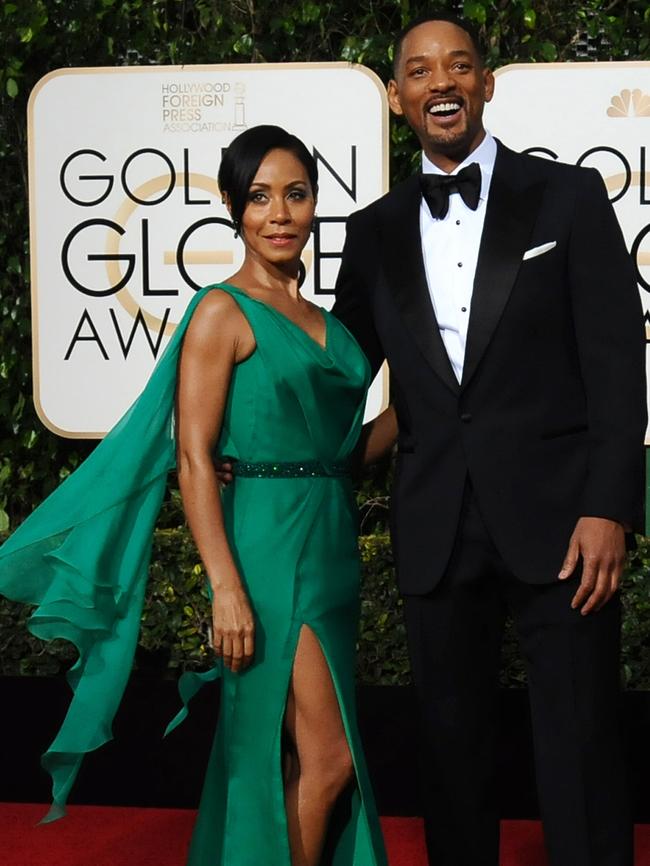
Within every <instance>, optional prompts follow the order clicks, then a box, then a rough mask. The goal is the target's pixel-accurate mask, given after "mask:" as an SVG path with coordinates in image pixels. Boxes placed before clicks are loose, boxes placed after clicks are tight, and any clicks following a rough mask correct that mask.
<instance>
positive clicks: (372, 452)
mask: <svg viewBox="0 0 650 866" xmlns="http://www.w3.org/2000/svg"><path fill="white" fill-rule="evenodd" d="M219 185H220V188H221V191H222V194H223V195H224V197H225V201H226V204H227V206H228V208H229V210H230V213H231V216H232V218H233V223H234V225H235V227H236V230H237V231H238V232H239V233H240V234H241V236H242V239H243V241H244V244H245V249H246V255H245V260H244V264H243V265H242V267H241V268H240V270H239V271H237V273H235V274H234V275H233V276H232V277H230V278H229V280H228V281H227V282H226V283H222V284H219V285H216V286H211V287H208V288H207V289H203V290H202V291H201V292H199V293H198V294H197V296H196V297H195V298H194V299H193V300H192V302H191V303H190V305H189V307H188V310H187V312H186V314H185V316H184V318H183V321H182V322H181V323H180V325H179V327H178V329H177V331H176V333H175V334H174V337H173V338H172V340H171V341H170V344H169V346H168V347H167V350H166V351H165V354H164V356H163V358H162V359H161V361H160V363H159V364H158V365H157V367H156V369H155V371H154V373H153V374H152V377H151V379H150V382H149V384H148V385H147V387H146V389H145V391H144V392H143V394H142V396H141V397H140V398H139V399H138V400H137V401H136V403H135V404H134V406H133V407H132V408H131V409H130V410H129V412H127V414H126V415H125V417H124V418H123V419H122V420H121V421H120V422H119V424H118V425H117V426H116V427H115V428H114V429H113V430H112V431H111V433H109V434H108V436H107V437H106V438H105V439H104V441H103V442H102V443H101V445H100V446H99V447H98V448H97V449H96V450H95V452H93V454H92V455H91V457H90V458H89V459H88V460H87V461H86V462H85V463H84V464H83V465H82V467H81V468H80V469H79V470H77V472H75V473H74V474H73V475H72V476H71V477H70V478H69V479H68V480H67V481H66V482H65V483H64V484H63V485H61V487H60V488H59V489H58V490H57V491H55V493H54V494H53V495H52V496H51V497H50V498H49V499H48V500H46V502H45V503H43V505H42V506H41V507H40V508H39V509H37V511H36V512H34V514H33V515H32V516H31V517H30V518H29V519H28V520H27V521H25V523H24V524H23V525H22V526H21V527H20V528H19V530H18V531H17V532H16V533H14V535H13V536H12V537H11V538H10V539H9V541H8V542H7V543H6V544H5V545H4V546H3V547H2V549H0V591H2V592H3V593H5V594H6V595H8V596H10V597H13V598H18V599H21V600H24V601H27V602H30V603H33V604H36V605H37V608H36V611H35V613H34V615H33V616H32V620H31V624H30V628H31V629H32V631H33V632H34V633H36V634H38V635H39V636H41V637H46V638H51V637H65V638H67V639H69V640H72V641H73V642H74V643H75V645H76V646H77V647H78V649H79V653H80V656H79V661H78V662H77V664H76V665H75V667H74V668H73V670H72V671H71V673H70V677H69V679H70V682H71V684H72V686H73V689H74V691H75V694H74V698H73V701H72V703H71V706H70V710H69V712H68V715H67V717H66V720H65V722H64V724H63V726H62V728H61V730H60V732H59V734H58V736H57V739H56V740H55V742H54V743H53V744H52V746H51V747H50V749H49V750H48V752H47V753H46V755H45V756H44V759H43V763H44V766H45V767H46V768H47V769H48V770H49V771H50V773H51V774H52V776H53V781H54V785H53V791H54V806H53V810H52V813H51V817H57V816H58V815H59V814H61V813H62V809H63V805H64V803H65V800H66V797H67V794H68V791H69V789H70V787H71V785H72V782H73V780H74V778H75V776H76V773H77V770H78V768H79V764H80V762H81V758H82V756H83V754H84V753H85V752H87V751H89V750H90V749H93V748H96V747H97V746H99V745H101V743H103V742H106V740H108V739H110V736H111V734H110V725H111V721H112V718H113V715H114V713H115V711H116V709H117V706H118V705H119V701H120V699H121V696H122V693H123V690H124V686H125V684H126V680H127V678H128V674H129V671H130V667H131V662H132V657H133V651H134V647H135V643H136V642H137V633H138V622H139V616H140V612H141V608H142V598H143V593H144V584H145V582H146V573H147V566H148V561H149V554H150V536H151V529H152V525H153V521H154V520H155V515H156V513H157V510H158V508H159V506H160V501H161V498H162V495H163V493H164V484H165V477H166V473H167V470H168V469H169V468H170V467H171V466H173V465H174V463H175V462H176V464H177V468H178V477H179V483H180V488H181V493H182V497H183V504H184V508H185V512H186V515H187V519H188V523H189V526H190V529H191V531H192V534H193V536H194V538H195V540H196V543H197V546H198V548H199V552H200V554H201V557H202V560H203V562H204V565H205V569H206V573H207V576H208V579H209V582H210V587H211V595H212V604H213V643H214V649H215V652H216V654H217V655H218V656H219V657H220V663H219V664H218V665H217V666H216V667H215V668H214V669H213V670H212V671H210V672H208V674H204V675H199V676H196V675H193V674H189V675H185V676H184V678H182V680H181V694H182V696H183V699H184V702H185V703H187V701H188V700H189V698H190V697H191V695H192V694H193V693H194V692H195V691H196V689H197V688H198V687H199V685H200V683H201V681H203V680H205V679H212V678H214V677H215V676H218V675H222V676H223V688H222V702H221V712H220V718H219V723H218V728H217V732H216V736H215V741H214V746H213V749H212V753H211V756H210V760H209V764H208V767H207V771H206V778H205V785H204V790H203V795H202V798H201V807H200V810H199V816H198V819H197V823H196V827H195V831H194V835H193V839H192V844H191V849H190V854H189V860H188V866H261V864H263V866H319V864H321V863H325V862H327V863H328V864H332V866H384V864H385V863H386V857H385V852H384V848H383V842H382V838H381V831H380V827H379V821H378V817H377V814H376V811H375V806H374V801H373V796H372V791H371V788H370V783H369V780H368V776H367V771H366V766H365V761H364V757H363V752H362V748H361V744H360V740H359V733H358V729H357V723H356V716H355V697H354V670H355V659H354V654H355V642H356V634H357V625H358V610H359V558H358V549H357V513H356V505H355V501H354V496H353V490H352V484H351V480H350V475H349V470H350V462H351V459H352V455H353V452H354V451H355V449H357V448H358V440H359V435H360V431H361V423H362V417H363V410H364V404H365V396H366V390H367V387H368V384H369V382H368V380H369V367H368V363H367V361H366V358H365V356H364V355H363V353H362V352H361V350H360V348H359V347H358V345H357V343H356V342H355V340H354V338H353V337H352V336H351V335H350V334H349V332H348V331H347V330H346V328H345V327H344V326H343V325H342V324H341V323H339V322H338V320H336V319H335V318H334V317H333V316H331V315H330V314H329V313H328V312H326V311H325V310H323V309H321V308H319V307H317V306H315V305H313V304H311V303H309V302H308V301H306V300H304V299H303V298H302V297H301V296H300V293H299V290H298V276H299V270H300V253H301V251H302V249H303V247H304V245H305V243H306V242H307V239H308V237H309V233H310V230H311V225H312V221H313V217H314V208H315V202H316V195H317V175H316V165H315V163H314V160H313V158H312V157H311V155H310V154H309V152H308V151H307V150H306V148H305V147H304V145H303V144H302V142H300V141H299V139H297V138H295V137H294V136H291V135H289V134H288V133H286V132H285V131H284V130H281V129H280V128H278V127H270V126H267V127H255V128H253V129H250V130H248V131H246V132H245V133H243V134H242V135H240V136H238V138H237V139H235V140H234V142H233V143H232V144H231V146H230V147H229V148H228V151H227V152H226V153H225V154H224V158H223V161H222V164H221V168H220V172H219ZM395 432H396V431H395V419H394V415H393V413H392V410H387V412H385V413H384V414H383V415H381V416H380V417H379V419H377V421H376V422H374V423H373V424H371V425H368V426H367V428H366V429H365V431H364V433H365V435H364V437H363V444H362V446H361V451H362V455H361V456H362V459H364V460H366V461H370V460H372V459H375V458H376V457H377V456H379V454H381V453H382V452H383V451H385V450H386V449H387V448H388V447H389V446H390V445H391V444H392V441H393V440H394V437H395ZM125 452H126V453H125ZM215 454H219V455H228V457H229V458H230V460H231V462H232V465H233V467H234V469H233V474H234V480H233V483H232V484H230V485H228V486H227V488H226V489H225V491H224V492H223V495H220V493H219V489H218V482H217V478H216V475H215V470H214V463H213V460H214V456H215ZM185 713H186V710H185V709H184V710H182V711H181V713H179V716H178V717H177V718H176V719H175V720H174V722H172V724H171V725H170V729H171V728H173V727H174V726H175V724H177V723H178V721H180V720H181V719H182V717H183V716H184V714H185ZM335 807H336V815H337V820H336V821H335V822H333V821H330V818H331V815H332V812H333V810H334V809H335Z"/></svg>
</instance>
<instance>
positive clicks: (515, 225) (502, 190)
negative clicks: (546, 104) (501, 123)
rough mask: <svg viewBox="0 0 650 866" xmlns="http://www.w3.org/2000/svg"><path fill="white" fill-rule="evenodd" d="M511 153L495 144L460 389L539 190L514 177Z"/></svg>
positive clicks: (503, 295)
mask: <svg viewBox="0 0 650 866" xmlns="http://www.w3.org/2000/svg"><path fill="white" fill-rule="evenodd" d="M517 156H518V155H517V154H515V153H513V152H512V151H509V150H507V149H505V148H503V147H502V146H501V145H500V146H499V151H498V153H497V160H496V162H495V166H494V175H493V177H492V183H491V184H490V193H489V197H488V203H487V211H486V214H485V224H484V226H483V236H482V238H481V245H480V248H479V255H478V262H477V265H476V276H475V278H474V291H473V293H472V308H471V312H470V318H469V325H468V329H467V344H466V348H465V362H464V365H463V379H462V382H461V389H462V388H465V387H466V386H467V384H468V382H469V381H470V379H471V378H472V376H473V375H474V373H475V372H476V369H477V367H478V365H479V363H480V361H481V358H482V357H483V354H484V353H485V350H486V349H487V347H488V344H489V342H490V340H491V339H492V335H493V334H494V330H495V328H496V327H497V325H498V323H499V319H500V318H501V314H502V313H503V310H504V307H505V305H506V303H507V301H508V298H509V297H510V292H511V291H512V287H513V285H514V282H515V279H516V277H517V273H518V271H519V267H520V266H521V261H522V256H523V254H524V252H525V250H526V246H527V243H528V239H529V238H530V235H531V233H532V230H533V227H534V225H535V221H536V219H537V213H538V211H539V207H540V204H541V199H542V195H543V193H544V187H545V183H544V182H535V183H533V184H531V183H528V184H527V183H526V182H525V181H524V182H521V180H519V181H518V173H517V169H518V168H519V163H518V162H517Z"/></svg>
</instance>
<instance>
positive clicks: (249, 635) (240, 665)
mask: <svg viewBox="0 0 650 866" xmlns="http://www.w3.org/2000/svg"><path fill="white" fill-rule="evenodd" d="M212 643H213V646H214V651H215V653H216V654H217V655H218V656H221V657H222V658H223V663H224V664H225V666H226V667H227V668H230V670H231V671H232V672H233V673H238V672H239V671H242V670H245V669H246V668H247V667H248V666H249V665H250V663H251V662H252V661H253V653H254V651H255V623H254V620H253V613H252V611H251V608H250V604H249V603H248V598H247V596H246V593H245V592H244V590H243V589H241V587H237V588H233V589H230V588H223V587H222V588H220V589H217V590H215V591H214V596H213V601H212Z"/></svg>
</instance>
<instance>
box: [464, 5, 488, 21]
mask: <svg viewBox="0 0 650 866" xmlns="http://www.w3.org/2000/svg"><path fill="white" fill-rule="evenodd" d="M463 11H464V13H465V15H466V16H467V18H469V19H470V20H472V21H476V22H477V23H478V24H485V22H486V21H487V9H486V8H485V6H484V5H483V3H479V2H478V0H465V2H464V3H463Z"/></svg>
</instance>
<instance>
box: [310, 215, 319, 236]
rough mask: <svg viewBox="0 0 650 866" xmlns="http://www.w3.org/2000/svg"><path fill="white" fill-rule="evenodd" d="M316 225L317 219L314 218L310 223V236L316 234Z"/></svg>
mask: <svg viewBox="0 0 650 866" xmlns="http://www.w3.org/2000/svg"><path fill="white" fill-rule="evenodd" d="M317 224H318V218H317V217H314V218H313V220H312V221H311V230H312V234H316V226H317Z"/></svg>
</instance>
